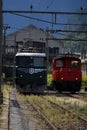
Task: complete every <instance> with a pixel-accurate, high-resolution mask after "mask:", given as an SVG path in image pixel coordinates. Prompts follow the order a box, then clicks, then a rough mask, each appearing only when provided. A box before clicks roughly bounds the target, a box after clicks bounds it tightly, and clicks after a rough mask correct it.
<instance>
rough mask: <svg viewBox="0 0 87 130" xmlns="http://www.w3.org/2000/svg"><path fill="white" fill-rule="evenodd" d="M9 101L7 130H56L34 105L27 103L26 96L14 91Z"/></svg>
mask: <svg viewBox="0 0 87 130" xmlns="http://www.w3.org/2000/svg"><path fill="white" fill-rule="evenodd" d="M16 96H17V97H16ZM20 97H21V99H22V100H21V99H20ZM9 99H10V103H9V113H8V130H36V129H37V130H49V129H52V130H58V129H57V128H56V127H55V125H53V124H52V123H51V121H50V120H49V119H48V118H47V117H46V116H45V115H44V113H42V112H41V111H40V109H39V108H38V107H37V106H36V105H35V104H31V103H29V101H27V98H26V96H24V95H20V94H16V92H15V90H14V91H12V92H10V95H9Z"/></svg>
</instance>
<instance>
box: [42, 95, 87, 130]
mask: <svg viewBox="0 0 87 130" xmlns="http://www.w3.org/2000/svg"><path fill="white" fill-rule="evenodd" d="M42 98H44V100H45V101H46V100H47V101H48V102H49V103H50V104H51V107H54V108H55V109H58V110H59V111H60V112H59V113H58V115H57V111H56V116H59V115H60V120H61V123H60V125H61V124H62V126H63V128H66V126H67V129H68V126H69V127H70V128H69V129H74V130H77V129H81V130H85V129H87V105H86V106H83V107H82V106H76V104H75V106H74V104H73V105H72V104H68V103H67V102H65V100H64V101H63V99H62V98H61V97H60V98H59V97H56V96H47V97H46V96H45V97H42ZM58 98H59V99H58ZM77 107H78V109H77ZM55 121H57V120H55ZM60 128H61V127H60ZM63 128H62V129H63Z"/></svg>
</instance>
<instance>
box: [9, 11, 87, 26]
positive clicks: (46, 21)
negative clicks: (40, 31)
mask: <svg viewBox="0 0 87 130" xmlns="http://www.w3.org/2000/svg"><path fill="white" fill-rule="evenodd" d="M10 14H13V15H17V16H21V17H25V18H29V19H33V20H37V21H41V22H45V23H49V24H52V22H50V21H48V20H43V19H39V18H35V17H31V16H26V15H23V14H18V13H10ZM53 24H55V25H64V26H65V25H69V26H72V25H73V26H87V24H76V23H75V24H73V23H70V24H69V23H57V22H53Z"/></svg>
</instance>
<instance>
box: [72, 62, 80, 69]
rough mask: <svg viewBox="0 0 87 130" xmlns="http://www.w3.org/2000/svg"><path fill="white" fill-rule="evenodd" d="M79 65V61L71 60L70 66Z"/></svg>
mask: <svg viewBox="0 0 87 130" xmlns="http://www.w3.org/2000/svg"><path fill="white" fill-rule="evenodd" d="M78 66H79V62H78V61H71V67H72V68H77V67H78Z"/></svg>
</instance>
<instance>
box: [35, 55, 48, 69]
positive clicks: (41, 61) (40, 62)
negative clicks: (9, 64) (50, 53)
mask: <svg viewBox="0 0 87 130" xmlns="http://www.w3.org/2000/svg"><path fill="white" fill-rule="evenodd" d="M34 66H35V67H46V57H34Z"/></svg>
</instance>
